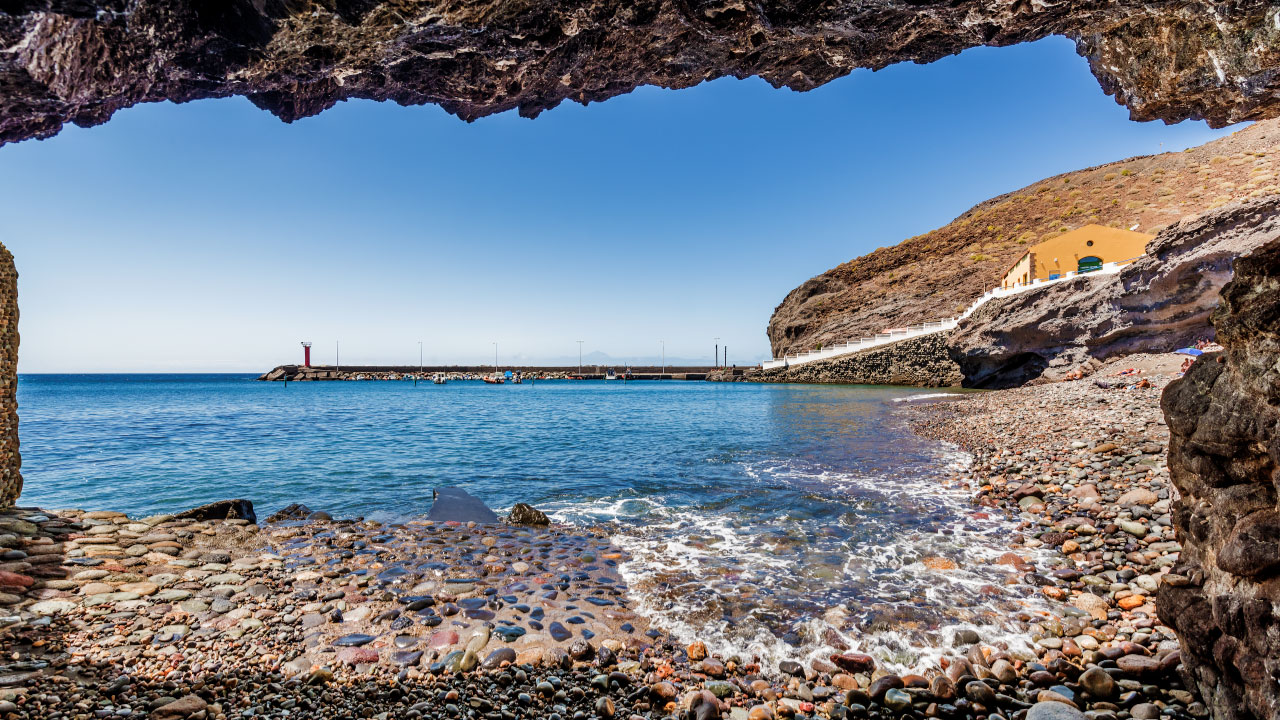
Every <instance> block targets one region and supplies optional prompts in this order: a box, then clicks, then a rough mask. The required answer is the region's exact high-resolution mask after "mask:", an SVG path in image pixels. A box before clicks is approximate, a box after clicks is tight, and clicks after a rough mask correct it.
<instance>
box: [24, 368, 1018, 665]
mask: <svg viewBox="0 0 1280 720" xmlns="http://www.w3.org/2000/svg"><path fill="white" fill-rule="evenodd" d="M18 400H19V414H20V420H21V424H20V435H21V441H22V454H23V474H24V478H25V487H24V492H23V503H24V504H35V505H40V506H43V507H47V508H61V507H79V508H90V509H112V510H121V511H124V512H128V513H130V514H134V515H139V516H142V515H148V514H154V513H160V512H167V511H173V510H180V509H185V508H188V507H192V506H194V505H198V504H201V503H204V502H209V501H213V500H218V499H223V498H228V497H246V498H249V499H251V500H253V502H254V505H255V507H256V508H257V509H258V511H259V514H260V516H265V515H267V514H269V513H270V512H272V511H274V510H276V509H278V508H280V507H282V506H284V505H286V504H289V503H292V502H301V503H304V504H306V505H308V506H309V507H311V508H312V509H316V510H326V511H328V512H330V513H332V514H333V515H334V516H335V517H350V516H361V517H365V518H370V519H377V520H382V521H392V522H393V521H396V520H400V519H405V518H408V517H412V516H415V515H419V514H423V513H425V512H426V511H427V510H428V509H429V507H430V504H431V492H432V488H434V487H438V486H443V485H453V486H458V487H462V488H465V489H466V490H468V491H469V492H471V493H472V494H474V495H476V496H477V497H479V498H481V499H482V500H484V501H485V502H486V503H488V504H489V505H490V506H491V507H494V508H495V509H498V510H502V509H505V508H509V507H510V506H511V505H512V504H514V503H516V502H529V503H531V504H533V505H535V506H536V507H539V508H541V509H544V510H546V511H547V512H548V513H550V514H552V515H553V517H555V518H556V519H558V520H561V521H565V522H572V523H582V524H597V525H603V526H605V527H607V528H608V529H609V530H610V531H611V532H612V535H613V537H614V539H615V541H616V542H617V543H618V544H620V545H622V546H623V547H625V548H626V549H628V550H630V551H631V552H632V553H633V554H634V557H635V559H634V560H633V561H631V562H629V563H627V564H626V566H625V567H624V568H623V571H624V576H625V578H626V580H627V581H628V583H629V585H630V586H631V588H632V590H633V594H634V595H635V596H636V598H637V602H638V604H639V607H640V609H641V610H642V611H643V612H645V613H646V614H648V615H650V616H651V617H652V618H653V619H654V620H655V621H656V622H657V623H658V624H659V625H661V626H663V627H665V628H667V629H668V630H670V631H672V632H674V633H676V634H677V635H679V636H680V637H682V638H684V639H687V640H692V639H694V638H699V639H703V640H705V641H707V642H708V643H709V644H712V645H714V646H717V647H718V648H719V649H721V650H723V651H734V652H738V653H740V654H742V655H744V656H758V657H761V658H762V659H780V658H783V657H791V658H795V659H801V658H812V657H817V656H820V655H822V654H823V653H826V652H829V651H830V649H831V648H833V647H834V648H841V647H848V648H850V649H855V650H860V651H863V652H872V653H873V654H876V655H877V656H879V657H880V658H881V660H882V661H884V662H886V663H889V664H891V665H893V666H896V667H899V668H902V669H907V668H913V667H919V666H922V665H923V664H925V663H927V662H929V661H931V660H932V658H933V657H934V656H936V655H937V654H938V653H939V652H941V648H943V647H945V645H946V644H947V643H948V642H949V640H950V635H951V633H953V632H954V631H955V630H956V629H958V628H961V627H966V628H978V629H980V630H982V631H983V633H984V635H985V636H986V637H987V638H988V639H996V638H998V637H999V636H1000V634H1001V633H1005V632H1007V631H1009V630H1010V629H1011V628H1012V627H1013V625H1012V622H1011V617H1012V615H1013V614H1014V613H1016V612H1018V611H1020V610H1023V609H1026V608H1027V607H1032V608H1033V609H1034V600H1032V599H1029V598H1024V597H1020V596H1018V595H1016V594H1014V593H1016V592H1017V591H1016V590H1014V589H1010V588H1007V587H1004V582H1003V581H1004V575H1005V573H1006V572H1007V571H1008V569H1007V568H1002V567H1000V566H998V565H996V564H994V563H993V560H994V559H995V558H997V557H998V556H999V555H1000V554H1001V553H1002V552H1004V551H1005V546H1006V544H1007V541H1008V537H1009V536H1010V534H1011V531H1012V527H1011V525H1010V523H1009V522H1008V521H1006V520H1004V519H1002V518H999V517H989V516H987V515H986V514H985V513H982V512H979V511H978V510H977V509H976V508H975V507H973V506H971V505H970V504H969V503H968V497H969V492H968V491H965V490H961V489H958V488H953V487H948V486H947V484H946V483H945V480H946V479H947V478H948V477H949V475H950V474H952V472H953V471H954V470H955V469H956V468H957V467H960V466H963V465H964V464H965V463H966V462H967V458H966V456H964V455H963V454H962V453H959V452H957V451H956V450H955V449H954V448H949V447H946V446H943V445H939V444H937V443H934V442H931V441H926V440H923V439H921V438H918V437H916V436H914V435H912V434H911V433H910V431H909V430H908V428H907V427H906V424H905V421H904V418H903V414H902V413H901V408H902V407H903V406H904V405H906V404H908V403H910V402H915V401H920V402H936V401H943V402H945V401H946V400H947V397H946V394H945V393H938V392H937V391H931V392H924V391H914V390H907V389H901V388H879V387H844V386H808V385H754V384H738V383H729V384H719V383H689V382H652V381H647V382H630V383H625V384H624V383H622V382H617V381H615V382H600V381H596V382H573V381H556V382H550V381H548V382H538V383H533V384H531V383H528V382H526V383H525V384H523V385H502V386H491V385H484V384H482V383H478V382H451V383H449V384H448V385H443V386H437V385H431V384H429V383H422V384H419V385H418V386H417V387H414V386H413V384H412V383H400V382H355V383H290V384H289V385H288V387H286V386H285V385H283V384H281V383H260V382H256V381H254V380H253V379H252V377H250V376H238V375H56V376H55V375H23V376H21V377H20V379H19V384H18ZM1014 649H1015V650H1016V649H1017V648H1014Z"/></svg>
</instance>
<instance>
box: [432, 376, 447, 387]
mask: <svg viewBox="0 0 1280 720" xmlns="http://www.w3.org/2000/svg"><path fill="white" fill-rule="evenodd" d="M431 382H433V383H435V384H436V385H444V384H445V383H447V382H449V378H447V377H445V376H443V375H436V376H435V377H433V378H431Z"/></svg>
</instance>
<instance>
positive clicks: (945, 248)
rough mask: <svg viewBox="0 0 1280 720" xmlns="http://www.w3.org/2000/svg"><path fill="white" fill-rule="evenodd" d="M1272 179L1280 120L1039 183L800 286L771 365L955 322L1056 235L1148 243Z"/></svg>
mask: <svg viewBox="0 0 1280 720" xmlns="http://www.w3.org/2000/svg"><path fill="white" fill-rule="evenodd" d="M1278 177H1280V121H1274V120H1268V121H1264V122H1259V123H1255V124H1253V125H1251V126H1249V127H1248V128H1245V129H1243V130H1240V131H1239V132H1236V133H1232V134H1231V135H1228V136H1226V137H1222V138H1219V139H1217V140H1214V141H1212V142H1208V143H1205V144H1204V145H1201V146H1199V147H1196V148H1191V149H1189V150H1186V151H1184V152H1174V153H1163V154H1160V155H1148V156H1143V157H1134V158H1128V159H1125V160H1119V161H1116V162H1112V163H1107V164H1105V165H1099V166H1097V167H1092V168H1085V169H1083V170H1076V171H1073V172H1069V173H1064V174H1062V175H1057V176H1055V177H1051V178H1045V179H1044V180H1041V181H1039V182H1037V183H1032V184H1031V185H1028V186H1026V187H1024V188H1021V189H1019V190H1015V191H1013V192H1010V193H1006V194H1004V195H1001V196H999V197H995V198H992V199H990V200H987V201H985V202H982V203H979V204H978V205H975V206H974V207H973V208H970V209H969V210H968V211H966V212H965V213H964V214H962V215H961V216H960V217H958V218H956V219H955V220H953V221H952V222H950V223H948V224H946V225H944V226H942V227H940V228H937V229H935V230H931V231H929V232H927V233H924V234H923V235H917V236H915V237H912V238H907V239H906V240H903V241H902V242H900V243H898V244H896V245H892V246H888V247H882V248H880V249H878V250H875V251H873V252H871V253H868V254H866V255H863V256H862V257H859V258H855V259H853V260H850V261H849V262H847V263H843V264H841V265H838V266H836V267H834V268H831V269H830V270H827V271H826V272H824V273H822V274H821V275H818V276H817V277H814V278H812V279H810V280H809V281H807V282H805V283H803V284H801V285H800V286H799V287H797V288H796V289H795V290H792V291H791V292H790V293H788V294H787V296H786V297H785V298H784V299H783V300H782V302H781V303H779V304H778V306H777V308H775V310H774V312H773V316H772V317H771V318H770V319H769V327H768V334H769V342H770V345H771V349H772V350H773V356H774V357H782V356H783V355H784V354H796V353H800V352H806V351H809V350H813V349H815V348H816V347H817V346H818V345H832V344H835V343H843V342H846V341H849V340H856V339H857V338H859V337H863V336H868V335H874V334H876V333H879V332H883V331H884V330H886V329H889V328H893V327H902V326H906V325H912V324H915V323H919V322H930V321H934V320H941V319H943V318H946V317H954V316H956V315H959V314H960V313H961V312H963V311H964V309H965V308H967V307H968V306H969V304H970V303H972V302H973V301H974V300H976V299H978V298H979V297H981V296H982V295H983V293H985V292H987V291H988V290H990V289H991V288H993V287H996V286H998V285H999V284H1000V280H1001V278H1002V277H1003V275H1004V272H1005V271H1006V270H1007V269H1008V268H1009V266H1010V265H1012V264H1013V262H1014V261H1016V260H1017V259H1018V258H1020V257H1021V256H1022V255H1023V254H1024V253H1026V251H1027V249H1028V248H1029V247H1031V246H1033V245H1035V244H1037V243H1039V242H1043V241H1046V240H1050V239H1052V238H1053V237H1056V236H1057V235H1059V234H1061V233H1062V232H1065V231H1067V230H1074V229H1076V228H1079V227H1082V226H1084V225H1087V224H1099V225H1106V226H1109V227H1114V228H1130V227H1133V226H1135V225H1136V226H1137V227H1139V228H1140V229H1142V230H1143V231H1144V232H1148V233H1151V234H1155V233H1158V232H1159V231H1160V230H1162V229H1164V228H1165V227H1167V226H1169V225H1171V224H1173V223H1175V222H1177V221H1179V220H1182V219H1187V218H1191V217H1195V216H1197V215H1200V214H1201V213H1204V212H1207V211H1210V210H1213V209H1215V208H1218V207H1221V206H1223V205H1226V204H1228V203H1230V202H1232V201H1236V200H1248V199H1251V198H1253V197H1257V196H1260V195H1271V194H1280V182H1278V181H1277V180H1276V178H1278ZM922 201H923V202H928V199H927V198H926V199H923V200H922ZM863 243H864V244H871V243H873V244H877V245H878V244H881V241H880V239H879V238H867V239H863ZM1109 259H1116V258H1109Z"/></svg>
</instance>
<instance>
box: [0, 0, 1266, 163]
mask: <svg viewBox="0 0 1280 720" xmlns="http://www.w3.org/2000/svg"><path fill="white" fill-rule="evenodd" d="M1275 16H1276V9H1275V8H1274V7H1273V4H1272V3H1271V2H1269V1H1268V0H1225V1H1223V0H1218V1H1215V0H1189V1H1188V0H1145V1H1143V2H1138V1H1137V0H1119V1H1118V2H1107V3H1103V2H1060V3H1035V2H1028V1H1027V0H1015V1H1014V2H992V1H991V0H986V1H977V2H959V3H956V2H951V3H947V2H931V1H929V0H923V1H921V0H885V1H880V2H870V1H868V0H836V1H835V2H830V3H812V2H790V1H787V0H784V1H782V2H772V1H771V2H767V3H743V2H739V1H738V0H695V1H694V2H669V1H667V0H627V1H626V2H619V1H617V0H570V1H569V2H563V1H560V0H556V1H554V2H553V1H552V0H522V1H519V2H517V1H514V0H487V1H484V2H464V3H458V2H446V1H442V0H396V1H395V2H390V1H386V0H330V1H328V2H317V1H314V0H289V1H288V2H282V1H281V0H218V1H213V0H196V1H193V2H176V1H175V0H10V1H9V2H6V3H4V4H2V5H0V93H3V97H4V102H3V103H0V142H7V141H13V140H21V139H25V138H32V137H47V136H49V135H52V134H54V133H56V132H57V131H58V130H59V128H61V127H62V125H63V124H64V123H67V122H72V123H75V124H77V125H95V124H98V123H101V122H105V121H106V120H107V118H109V117H110V116H111V114H112V113H114V112H115V111H116V110H119V109H120V108H124V107H128V106H130V105H133V104H136V103H140V102H155V101H160V100H173V101H177V102H184V101H188V100H194V99H197V98H208V97H225V96H230V95H245V96H247V97H249V98H250V99H251V100H252V101H253V102H254V103H255V104H257V105H258V106H260V107H262V108H265V109H267V110H270V111H271V112H273V113H275V114H276V115H278V116H279V117H280V118H282V119H284V120H286V121H291V120H294V119H297V118H300V117H306V116H308V115H314V114H316V113H319V112H321V111H323V110H325V109H327V108H329V107H331V106H332V105H333V104H334V103H336V102H338V101H339V100H344V99H347V98H372V99H375V100H394V101H396V102H399V103H403V104H423V103H436V104H439V105H440V106H442V107H444V108H445V109H446V110H448V111H449V112H452V113H455V114H457V115H459V116H461V117H463V118H468V119H470V118H476V117H480V116H482V115H486V114H489V113H494V112H500V111H503V110H509V109H513V108H517V109H519V111H520V113H521V114H523V115H527V116H533V115H537V114H538V113H539V112H541V111H543V110H545V109H547V108H551V107H554V106H555V105H557V104H558V103H560V102H562V101H564V100H576V101H578V102H584V103H585V102H588V101H598V100H604V99H606V98H609V97H613V96H615V95H618V94H621V93H626V92H629V91H631V90H632V89H634V88H635V87H637V86H639V85H646V84H651V85H660V86H663V87H677V88H678V87H688V86H692V85H696V84H697V83H699V82H702V81H703V80H707V79H710V78H716V77H722V76H734V77H747V76H750V75H758V76H760V77H763V78H765V79H766V80H768V81H769V82H770V83H772V84H774V85H775V86H779V87H780V86H784V85H785V86H787V87H790V88H793V89H796V90H807V89H810V88H813V87H816V86H818V85H821V84H823V83H825V82H828V81H830V80H832V79H834V78H837V77H840V76H842V75H845V74H847V73H849V72H850V71H851V70H853V69H854V68H859V67H867V68H881V67H884V66H886V65H889V64H891V63H895V62H902V61H907V60H910V61H915V62H928V61H932V60H936V59H938V58H940V57H943V56H945V55H949V54H952V53H956V52H959V51H960V50H963V49H965V48H968V47H973V46H977V45H1009V44H1013V43H1017V42H1024V41H1029V40H1035V39H1039V38H1043V37H1046V36H1049V35H1066V36H1069V37H1071V38H1074V39H1075V40H1076V45H1077V48H1078V50H1079V52H1080V54H1081V55H1083V56H1085V57H1087V58H1088V59H1089V64H1090V67H1091V68H1092V69H1093V72H1094V74H1095V75H1096V76H1097V77H1098V80H1099V82H1100V83H1101V85H1102V87H1103V89H1104V90H1105V91H1106V92H1108V93H1110V94H1112V95H1114V96H1115V97H1116V99H1117V101H1119V102H1122V103H1124V104H1126V105H1128V106H1129V108H1130V110H1131V113H1132V116H1133V117H1134V118H1135V119H1140V120H1149V119H1155V118H1159V119H1163V120H1166V121H1175V120H1182V119H1185V118H1206V119H1208V120H1209V121H1210V122H1211V123H1213V124H1215V125H1224V124H1228V123H1232V122H1236V121H1239V120H1245V119H1257V118H1263V117H1274V116H1276V114H1277V112H1278V111H1277V108H1278V107H1280V103H1278V102H1277V99H1276V98H1277V97H1280V23H1278V22H1277V21H1276V20H1275Z"/></svg>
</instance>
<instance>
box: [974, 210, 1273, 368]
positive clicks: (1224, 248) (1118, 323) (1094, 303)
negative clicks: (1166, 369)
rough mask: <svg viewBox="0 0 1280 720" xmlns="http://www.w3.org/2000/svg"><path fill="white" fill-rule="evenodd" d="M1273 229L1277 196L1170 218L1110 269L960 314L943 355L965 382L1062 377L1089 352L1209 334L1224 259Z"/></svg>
mask: <svg viewBox="0 0 1280 720" xmlns="http://www.w3.org/2000/svg"><path fill="white" fill-rule="evenodd" d="M1278 237H1280V195H1269V196H1264V197H1261V198H1258V199H1255V200H1251V201H1248V202H1242V203H1232V204H1230V205H1226V206H1224V207H1221V208H1218V209H1216V210H1211V211H1209V212H1207V213H1205V214H1203V215H1200V216H1198V217H1195V218H1191V219H1189V220H1184V221H1182V222H1180V223H1177V224H1175V225H1172V226H1170V227H1169V228H1167V229H1166V230H1164V231H1162V232H1161V233H1160V234H1158V235H1157V236H1156V237H1155V239H1154V240H1152V241H1151V243H1150V244H1149V245H1148V246H1147V255H1146V256H1144V257H1142V258H1141V259H1139V260H1138V261H1136V262H1134V263H1133V264H1132V265H1129V266H1127V267H1125V268H1124V269H1123V270H1121V271H1120V272H1119V273H1118V274H1114V275H1102V276H1089V275H1086V276H1083V277H1079V278H1076V279H1073V280H1068V281H1066V282H1063V283H1058V284H1055V285H1050V286H1047V287H1045V288H1042V289H1039V290H1031V291H1028V292H1025V293H1022V294H1019V295H1013V296H1010V297H1007V298H1001V299H996V300H992V301H990V302H988V303H987V304H985V305H983V306H982V307H981V308H980V309H979V310H978V311H977V312H975V313H974V314H973V315H972V316H971V317H970V318H969V319H967V320H965V321H963V322H961V324H960V328H959V329H958V330H956V331H955V332H954V333H953V334H952V336H951V340H950V351H951V356H952V357H953V358H954V359H955V360H956V362H957V363H958V364H959V365H960V368H961V370H962V371H963V372H964V376H965V384H966V385H968V386H971V387H1008V386H1012V385H1019V384H1022V383H1024V382H1027V381H1029V380H1034V379H1036V378H1039V377H1041V376H1042V375H1043V376H1045V377H1048V378H1051V379H1056V378H1057V377H1061V375H1062V374H1063V373H1065V372H1066V371H1068V370H1070V369H1073V368H1075V367H1077V366H1079V365H1080V364H1082V363H1084V362H1086V361H1088V360H1089V359H1090V358H1096V359H1098V360H1105V359H1107V358H1109V357H1112V356H1116V355H1127V354H1130V353H1137V352H1167V351H1170V350H1174V349H1176V348H1178V347H1182V346H1185V345H1190V344H1192V343H1194V342H1195V341H1196V340H1197V339H1199V338H1202V337H1205V336H1212V335H1213V329H1212V327H1211V325H1210V322H1209V316H1210V313H1211V312H1212V311H1213V309H1214V307H1215V306H1217V304H1218V296H1217V291H1218V290H1219V289H1221V288H1222V286H1223V285H1225V284H1226V283H1227V281H1228V280H1230V279H1231V263H1232V261H1233V260H1234V259H1235V258H1237V257H1239V256H1241V255H1245V254H1248V253H1249V252H1250V251H1252V250H1254V249H1255V248H1258V247H1260V246H1262V245H1264V244H1265V243H1267V242H1270V241H1272V240H1274V239H1276V238H1278Z"/></svg>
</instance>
